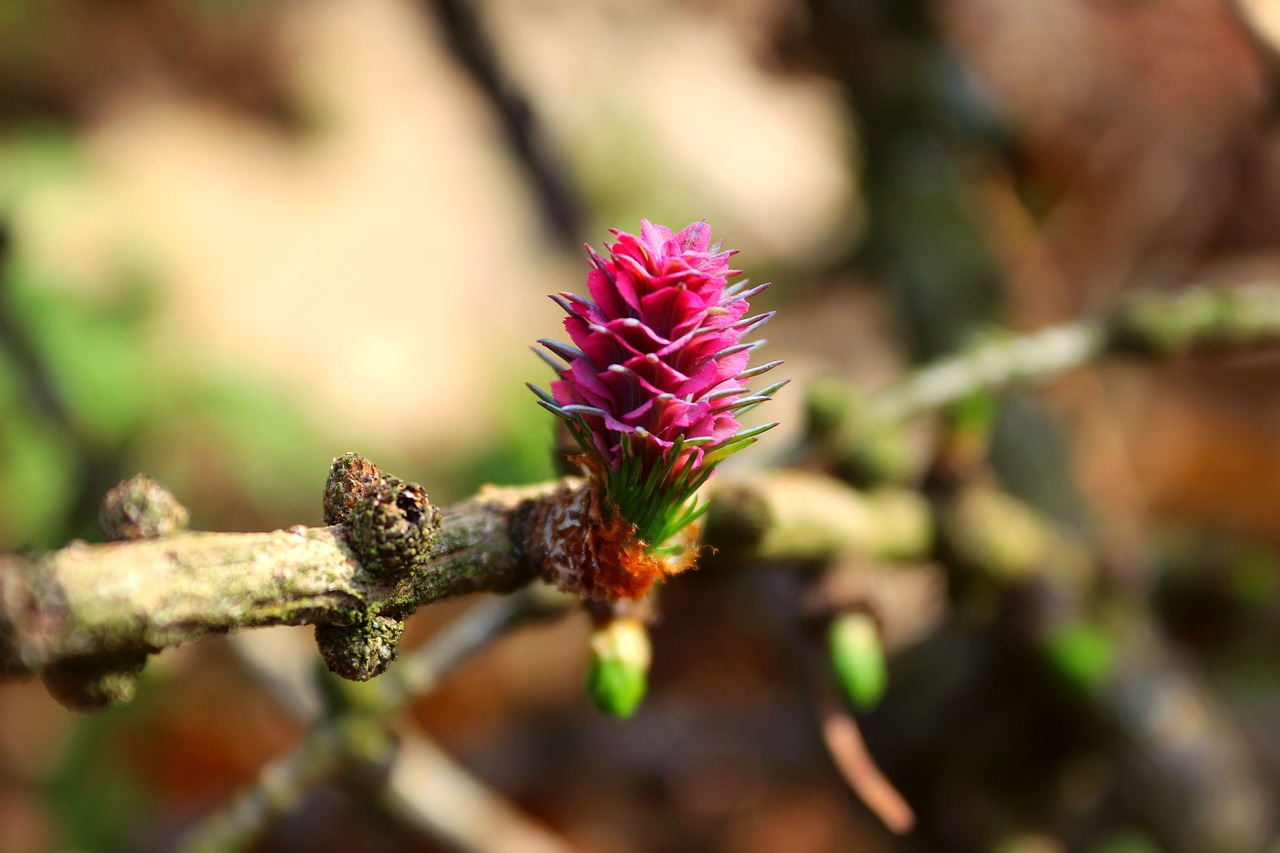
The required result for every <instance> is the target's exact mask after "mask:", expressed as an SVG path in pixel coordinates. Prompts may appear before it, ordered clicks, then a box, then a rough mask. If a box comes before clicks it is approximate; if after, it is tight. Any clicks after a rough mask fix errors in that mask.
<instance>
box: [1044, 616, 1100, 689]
mask: <svg viewBox="0 0 1280 853" xmlns="http://www.w3.org/2000/svg"><path fill="white" fill-rule="evenodd" d="M1047 651H1048V654H1049V660H1050V661H1051V662H1052V663H1053V665H1054V667H1055V668H1056V669H1057V671H1058V674H1059V675H1061V676H1062V677H1063V678H1064V679H1066V680H1067V681H1068V682H1069V683H1071V684H1073V685H1075V686H1076V687H1079V688H1081V689H1083V690H1085V691H1087V692H1090V693H1093V692H1096V691H1098V690H1100V689H1101V688H1102V686H1103V685H1104V684H1105V683H1106V681H1107V679H1108V678H1110V677H1111V675H1112V673H1113V672H1114V671H1115V666H1116V650H1115V645H1114V644H1113V643H1112V642H1111V637H1110V636H1109V635H1108V634H1107V632H1106V631H1105V630H1103V629H1102V628H1101V627H1100V626H1098V625H1092V624H1089V623H1083V622H1081V623H1073V624H1069V625H1063V626H1062V627H1060V628H1058V629H1057V630H1055V631H1053V632H1052V633H1051V634H1050V636H1049V638H1048V644H1047Z"/></svg>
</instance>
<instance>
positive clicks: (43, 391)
mask: <svg viewBox="0 0 1280 853" xmlns="http://www.w3.org/2000/svg"><path fill="white" fill-rule="evenodd" d="M12 249H13V235H12V233H11V231H10V228H9V224H8V222H6V221H5V220H4V219H3V218H0V356H2V357H4V358H5V359H6V360H7V361H8V362H9V364H10V365H11V366H12V367H13V370H14V373H15V375H16V377H17V388H18V393H19V394H20V395H21V398H22V399H24V400H25V402H26V405H27V409H28V410H29V411H30V412H32V413H33V414H35V415H36V416H37V417H38V418H39V419H40V421H42V422H43V424H44V425H45V426H46V427H47V428H49V429H51V430H52V431H53V432H54V433H57V434H59V435H61V436H62V437H63V438H64V440H65V441H66V442H67V444H68V445H69V446H70V448H71V449H72V451H73V452H74V454H75V456H76V460H75V465H74V466H73V470H75V471H76V473H77V475H78V479H79V482H78V483H77V484H76V489H75V494H74V497H73V499H72V500H71V502H70V508H69V510H68V512H67V518H68V519H69V521H68V526H67V530H68V532H71V531H78V530H79V529H80V527H81V525H82V524H83V523H84V522H85V521H86V520H87V519H90V518H92V513H93V508H94V506H95V505H96V504H97V502H98V498H99V497H100V495H101V494H102V492H103V491H104V490H105V489H107V488H108V487H110V485H111V484H112V483H113V482H114V481H115V480H116V479H118V478H119V473H118V469H119V461H118V458H117V457H118V454H116V453H113V452H112V450H111V448H108V447H106V446H104V445H103V443H102V442H100V441H98V440H97V439H96V438H94V436H92V435H90V434H89V432H88V431H86V430H85V429H84V427H83V425H82V424H81V423H80V422H79V421H78V420H77V419H76V417H75V415H74V413H73V412H72V411H71V407H70V406H69V405H68V403H67V400H66V398H65V396H64V395H63V393H62V391H61V389H60V388H59V387H58V383H57V380H56V377H55V376H54V375H53V374H52V373H51V372H50V370H49V366H48V364H47V362H46V359H45V358H44V356H43V354H42V353H41V352H40V348H39V347H38V346H37V345H36V342H35V341H34V340H33V339H32V337H31V335H30V334H28V332H27V329H26V328H25V327H24V325H23V322H22V320H21V318H20V317H18V316H17V315H16V314H15V312H14V310H13V308H12V306H11V305H10V302H9V290H10V285H11V282H10V278H9V263H10V255H11V253H12Z"/></svg>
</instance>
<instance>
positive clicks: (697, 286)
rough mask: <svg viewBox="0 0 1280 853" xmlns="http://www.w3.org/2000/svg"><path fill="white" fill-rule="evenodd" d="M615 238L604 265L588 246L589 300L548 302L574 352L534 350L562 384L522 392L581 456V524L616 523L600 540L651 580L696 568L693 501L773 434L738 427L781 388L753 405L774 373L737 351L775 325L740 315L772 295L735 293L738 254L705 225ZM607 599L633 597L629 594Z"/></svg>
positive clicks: (745, 350)
mask: <svg viewBox="0 0 1280 853" xmlns="http://www.w3.org/2000/svg"><path fill="white" fill-rule="evenodd" d="M611 233H612V234H613V235H614V236H615V237H616V238H617V242H616V243H614V244H613V245H611V246H610V245H606V249H607V251H608V256H607V257H602V256H601V255H599V254H597V253H596V252H595V251H593V250H592V249H591V248H590V247H589V246H588V247H587V252H588V254H589V256H590V259H591V263H592V266H593V267H594V268H593V269H592V270H591V271H590V273H589V274H588V275H587V291H588V294H589V295H588V296H580V295H577V294H574V293H561V294H559V295H558V296H553V297H552V299H554V300H555V301H556V302H557V303H558V304H559V305H560V306H561V307H562V308H563V309H564V310H565V312H566V314H567V315H568V316H567V317H566V318H565V321H564V327H565V331H566V332H568V334H569V338H570V340H571V341H572V342H573V345H572V346H570V345H567V344H563V343H559V342H557V341H552V340H542V341H540V342H539V343H541V344H542V345H543V346H545V347H546V348H547V349H548V350H550V351H551V352H552V353H554V354H555V355H557V356H559V357H560V358H561V359H563V363H560V362H557V361H556V360H555V359H551V358H547V360H548V361H549V362H550V363H551V365H552V367H553V369H555V371H556V373H557V375H558V377H559V378H558V379H557V380H556V381H555V382H553V383H552V384H551V392H550V393H547V392H546V391H543V390H542V389H539V388H533V386H530V387H531V388H533V390H534V392H535V393H537V394H538V396H539V398H540V402H541V404H542V405H543V406H544V407H545V408H547V409H549V410H550V411H552V412H553V413H555V414H556V415H557V416H558V417H560V418H562V419H563V420H564V421H565V422H566V423H567V424H568V427H569V430H570V431H571V432H572V433H573V435H574V437H575V438H576V439H577V441H578V442H579V444H580V445H581V446H582V449H583V457H582V461H583V464H584V467H585V468H586V469H587V472H588V475H589V480H590V482H591V484H593V486H594V487H595V489H596V490H597V491H598V492H599V494H598V495H597V496H594V497H592V498H590V499H589V500H588V499H587V498H586V497H585V496H583V497H580V498H579V504H580V505H581V506H580V508H581V509H582V511H584V512H587V511H588V505H598V509H597V512H598V514H599V515H600V516H601V518H602V519H603V521H604V522H606V523H609V524H612V525H614V527H615V528H617V527H618V526H619V525H618V520H619V519H620V520H621V522H622V525H621V526H622V527H624V528H625V529H615V530H614V531H613V532H612V533H611V534H610V536H609V537H608V538H611V539H615V540H618V542H620V543H622V544H621V545H620V546H619V547H620V548H621V549H622V550H624V551H626V552H628V553H629V554H632V555H635V554H640V555H643V556H644V558H645V559H648V560H649V562H651V563H655V564H656V568H654V567H651V573H656V575H657V576H661V575H662V574H666V573H670V572H671V571H678V570H679V569H680V568H684V567H685V566H687V564H688V563H689V562H691V561H692V551H693V549H692V548H690V547H689V546H688V544H687V543H686V542H684V541H680V540H684V539H688V538H689V537H688V536H681V534H682V532H686V529H687V528H688V527H689V525H690V524H691V523H692V522H693V521H694V520H695V519H696V518H697V517H698V516H699V515H700V514H701V513H702V512H703V510H704V509H705V504H704V505H701V506H699V505H698V504H697V503H696V501H695V499H694V493H695V492H696V491H697V489H698V488H699V487H700V486H701V485H702V484H703V483H704V482H706V480H707V478H708V477H710V476H711V474H712V472H713V471H714V470H715V467H716V465H717V464H718V463H719V462H720V461H721V460H723V459H724V458H725V457H726V456H728V455H729V454H731V453H734V452H735V451H737V450H741V449H742V448H744V447H746V446H748V445H750V444H752V443H754V442H755V441H756V438H757V437H758V436H759V435H760V434H761V433H762V432H764V431H765V430H767V429H770V428H772V427H773V426H776V424H767V425H765V426H762V427H757V428H755V429H749V430H743V429H742V428H741V425H740V424H739V422H738V415H740V414H742V413H743V412H746V411H748V410H750V409H752V408H754V407H756V406H758V405H759V404H760V403H762V402H764V401H766V400H768V399H769V398H770V397H771V396H772V394H773V393H774V392H776V391H777V390H778V389H779V388H781V387H782V386H783V385H784V384H785V382H779V383H777V384H775V385H771V386H769V387H768V388H765V389H763V390H761V391H759V392H755V393H752V392H751V391H750V390H748V388H747V381H748V380H750V379H751V378H752V377H755V376H758V375H760V374H762V373H764V372H765V371H767V370H770V369H772V368H773V367H776V366H777V365H778V364H780V363H781V362H776V361H775V362H770V363H768V364H764V365H761V366H759V367H756V368H752V369H748V367H747V360H748V358H749V357H750V355H751V351H752V350H754V349H755V348H756V347H757V346H759V345H760V344H761V343H763V341H756V342H753V343H745V342H743V340H742V339H743V338H744V337H745V336H746V335H748V334H749V333H751V332H752V331H754V330H756V329H757V328H759V327H760V326H761V325H762V324H763V323H764V322H765V321H767V320H768V319H769V317H771V316H772V312H770V313H766V314H758V315H755V316H748V310H749V304H748V303H749V300H750V299H751V297H753V296H755V295H756V294H758V293H759V292H761V291H762V290H764V289H765V288H766V287H768V285H767V284H764V285H759V286H757V287H753V288H748V287H747V285H748V283H747V282H746V281H742V282H739V283H737V284H734V285H730V284H729V282H728V279H729V277H731V276H735V275H738V274H739V271H738V270H733V269H730V268H729V262H728V260H729V257H730V256H731V255H733V254H734V252H728V251H721V249H720V244H719V243H716V244H715V245H711V229H710V227H709V226H708V225H707V223H706V222H695V223H693V224H691V225H689V226H688V227H687V228H685V229H684V230H682V231H681V232H680V233H678V234H674V233H672V231H671V230H670V229H668V228H664V227H663V226H661V225H653V224H651V223H650V222H648V221H647V220H641V227H640V234H639V236H636V235H632V234H627V233H624V232H622V231H617V230H614V231H612V232H611ZM579 544H581V543H579ZM588 544H590V543H588ZM594 553H595V552H593V554H594ZM579 556H581V555H579ZM597 556H598V555H597ZM680 558H684V559H683V562H682V560H681V559H680ZM624 569H626V567H624ZM626 571H629V569H627V570H626ZM626 571H624V574H625V573H626ZM631 574H635V572H631ZM641 574H644V572H641ZM560 581H561V585H562V586H566V585H568V586H573V584H566V583H564V579H563V578H562V579H560ZM651 582H652V581H651V580H650V581H649V583H651ZM641 585H642V586H644V589H647V588H648V584H647V583H644V584H641ZM579 586H580V585H579ZM615 586H616V585H615ZM588 591H589V590H588ZM604 592H605V596H606V597H619V596H622V597H637V596H636V595H634V592H635V590H634V589H631V588H630V587H629V588H627V589H626V590H623V591H621V592H619V590H618V589H606V590H605V591H604ZM641 594H642V593H641Z"/></svg>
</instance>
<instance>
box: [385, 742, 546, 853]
mask: <svg viewBox="0 0 1280 853" xmlns="http://www.w3.org/2000/svg"><path fill="white" fill-rule="evenodd" d="M382 800H383V803H384V804H385V806H386V807H387V808H388V809H389V810H390V811H391V812H392V814H394V815H396V816H397V817H399V818H400V820H401V821H403V822H404V823H406V824H408V825H410V826H413V827H416V828H418V829H421V830H422V831H424V832H426V833H427V834H429V835H431V836H433V837H435V838H441V839H444V840H446V841H448V842H450V844H451V845H452V846H454V847H457V848H459V849H462V850H467V851H475V853H568V851H569V850H570V849H571V848H570V847H569V846H568V845H567V844H565V843H564V842H563V841H561V840H560V839H559V838H557V837H555V836H554V835H552V834H551V833H550V832H548V831H547V830H545V829H543V828H541V827H540V826H538V825H537V824H535V823H532V822H531V821H530V820H529V819H528V818H526V817H524V816H523V815H521V814H520V812H519V811H517V810H516V809H515V808H513V807H512V806H511V805H510V804H509V803H508V802H507V801H506V800H504V799H503V798H502V797H500V796H499V795H498V794H496V793H494V792H493V791H491V790H490V789H489V788H488V787H487V786H485V785H483V784H481V783H480V782H479V781H477V780H476V779H475V778H474V777H473V776H471V774H469V773H467V772H466V771H465V770H464V769H463V768H461V767H459V766H458V765H457V764H455V763H454V761H453V760H452V759H450V758H449V756H448V755H446V754H445V753H444V752H443V751H442V750H440V749H439V748H438V747H436V746H435V744H433V743H431V741H429V740H427V739H426V738H421V737H413V736H406V737H404V738H403V739H402V740H401V742H400V754H399V755H398V756H397V757H396V761H395V763H394V764H393V765H392V767H391V775H390V778H388V779H387V787H386V790H385V791H384V793H383V796H382Z"/></svg>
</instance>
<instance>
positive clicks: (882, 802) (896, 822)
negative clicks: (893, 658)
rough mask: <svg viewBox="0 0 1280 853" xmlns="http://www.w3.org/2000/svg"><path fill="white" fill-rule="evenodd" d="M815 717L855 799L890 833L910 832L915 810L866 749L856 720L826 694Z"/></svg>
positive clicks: (833, 759)
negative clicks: (856, 796)
mask: <svg viewBox="0 0 1280 853" xmlns="http://www.w3.org/2000/svg"><path fill="white" fill-rule="evenodd" d="M818 716H819V719H820V722H821V725H822V739H823V741H824V742H826V744H827V751H828V753H830V755H831V760H832V761H834V762H835V765H836V769H837V770H839V771H840V775H841V776H843V777H844V780H845V781H846V782H848V783H849V787H850V788H852V789H853V791H854V793H855V794H857V795H858V799H860V800H862V802H863V803H864V804H866V807H867V808H869V809H870V810H871V811H872V813H874V814H875V816H876V817H878V818H880V820H881V821H882V822H883V823H884V825H885V826H887V827H888V828H889V829H890V830H892V831H893V832H895V833H897V834H898V835H905V834H906V833H908V832H910V831H911V829H912V827H914V826H915V823H916V815H915V812H913V811H912V810H911V806H909V805H908V804H907V801H906V800H905V799H903V797H902V794H900V793H898V789H897V788H895V787H894V786H893V783H892V782H890V781H889V780H888V779H887V778H885V775H884V773H882V772H881V771H880V768H879V766H877V765H876V761H875V759H874V758H872V757H871V753H870V752H868V751H867V744H866V742H865V741H864V740H863V739H862V733H861V732H860V731H859V730H858V723H857V721H856V720H854V719H853V717H852V716H850V714H849V713H848V712H847V711H845V710H844V709H843V708H841V707H840V705H839V704H838V703H837V702H836V701H835V700H834V699H832V698H831V697H830V696H829V695H825V696H823V697H821V698H820V699H819V706H818Z"/></svg>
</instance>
